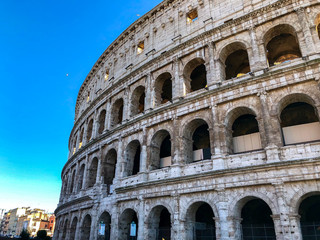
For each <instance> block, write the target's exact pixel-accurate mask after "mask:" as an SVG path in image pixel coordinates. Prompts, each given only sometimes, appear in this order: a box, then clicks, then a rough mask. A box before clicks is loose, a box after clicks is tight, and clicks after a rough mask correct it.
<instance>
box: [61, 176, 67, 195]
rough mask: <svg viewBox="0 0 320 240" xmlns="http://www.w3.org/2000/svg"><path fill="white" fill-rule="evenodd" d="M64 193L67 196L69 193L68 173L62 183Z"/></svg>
mask: <svg viewBox="0 0 320 240" xmlns="http://www.w3.org/2000/svg"><path fill="white" fill-rule="evenodd" d="M62 193H63V195H64V196H65V195H66V194H67V193H68V177H67V174H66V175H65V177H64V180H63V183H62Z"/></svg>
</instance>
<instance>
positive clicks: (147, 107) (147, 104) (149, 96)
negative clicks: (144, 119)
mask: <svg viewBox="0 0 320 240" xmlns="http://www.w3.org/2000/svg"><path fill="white" fill-rule="evenodd" d="M145 83H146V88H145V91H146V97H145V101H144V102H145V104H144V106H145V109H144V110H145V111H146V112H149V111H151V109H152V108H153V104H152V102H153V98H152V93H153V91H152V76H151V73H148V74H147V76H146V80H145Z"/></svg>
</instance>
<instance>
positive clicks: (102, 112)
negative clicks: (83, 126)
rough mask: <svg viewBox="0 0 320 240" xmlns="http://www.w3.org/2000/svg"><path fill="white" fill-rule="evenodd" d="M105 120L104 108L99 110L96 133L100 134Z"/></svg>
mask: <svg viewBox="0 0 320 240" xmlns="http://www.w3.org/2000/svg"><path fill="white" fill-rule="evenodd" d="M105 120H106V110H103V111H101V113H100V116H99V129H98V133H99V134H101V133H102V132H103V130H104V122H105Z"/></svg>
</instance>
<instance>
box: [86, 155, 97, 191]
mask: <svg viewBox="0 0 320 240" xmlns="http://www.w3.org/2000/svg"><path fill="white" fill-rule="evenodd" d="M98 164H99V160H98V158H97V157H94V158H93V159H92V161H91V164H90V167H89V171H88V176H87V179H88V180H87V187H88V188H91V187H93V186H94V185H95V184H96V180H97V173H98Z"/></svg>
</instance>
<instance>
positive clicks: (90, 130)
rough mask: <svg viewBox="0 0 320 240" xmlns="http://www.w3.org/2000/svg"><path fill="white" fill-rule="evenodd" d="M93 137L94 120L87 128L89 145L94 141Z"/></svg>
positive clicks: (90, 121)
mask: <svg viewBox="0 0 320 240" xmlns="http://www.w3.org/2000/svg"><path fill="white" fill-rule="evenodd" d="M92 136H93V118H92V119H91V120H89V123H88V128H87V139H86V140H87V143H88V142H89V141H90V140H91V139H92Z"/></svg>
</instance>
